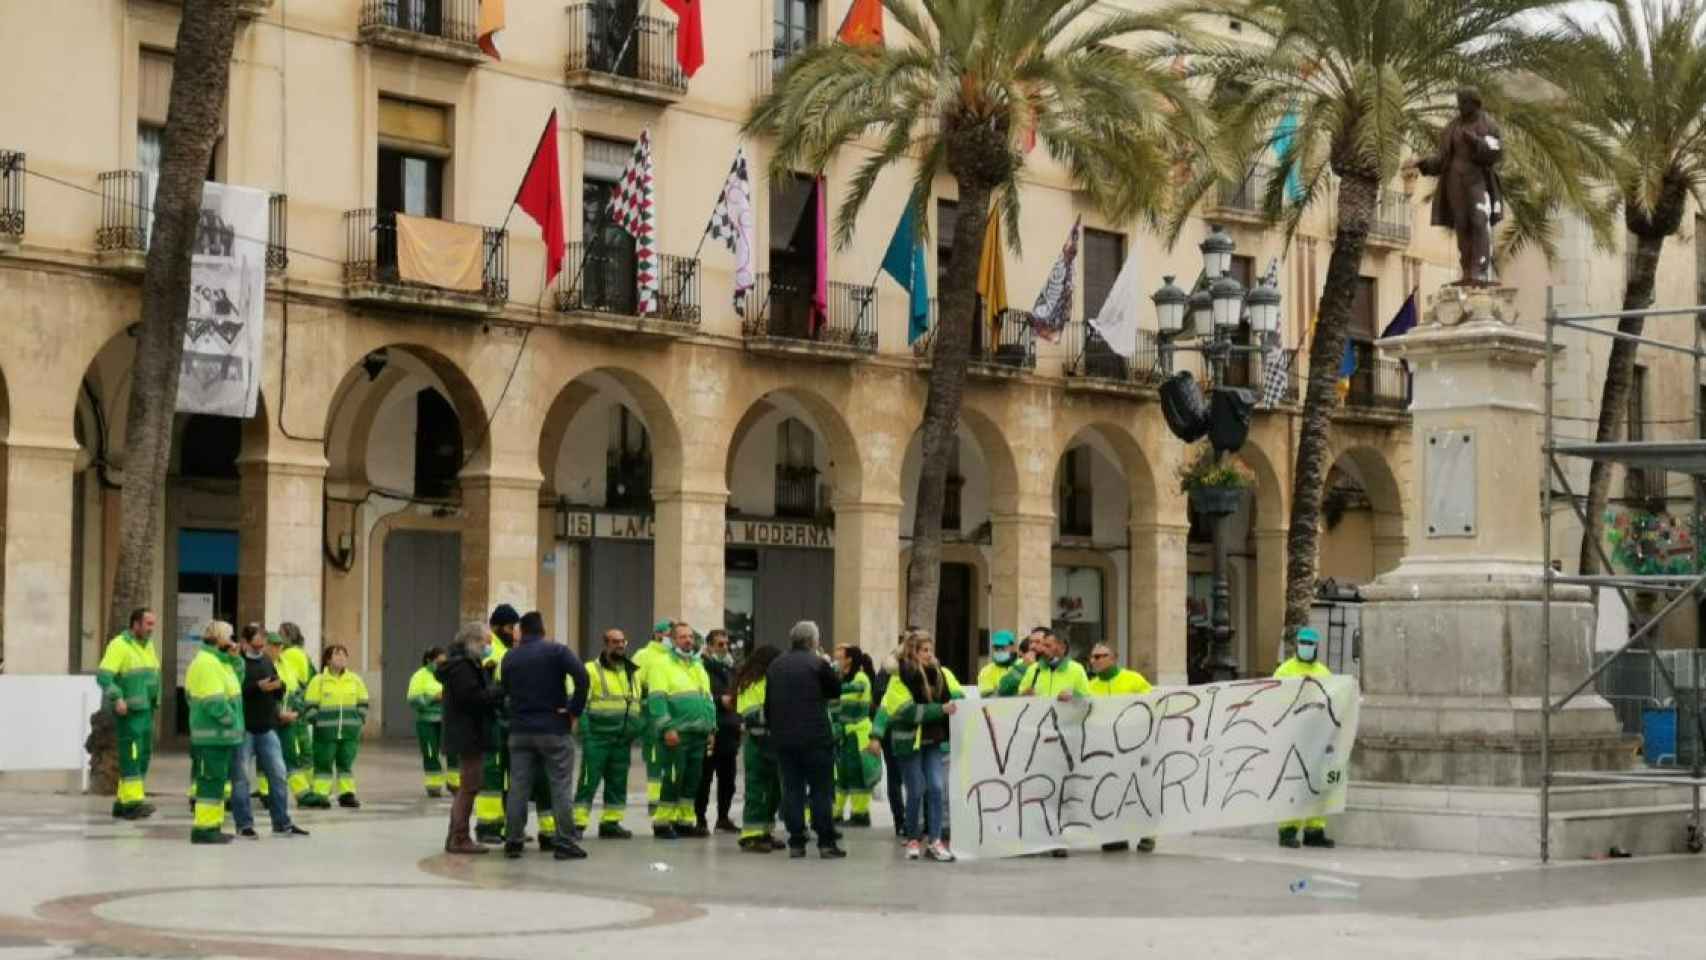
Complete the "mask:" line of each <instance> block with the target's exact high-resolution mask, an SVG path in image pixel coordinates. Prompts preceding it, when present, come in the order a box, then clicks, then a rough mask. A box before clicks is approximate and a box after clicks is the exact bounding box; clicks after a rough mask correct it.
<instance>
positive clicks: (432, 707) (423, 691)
mask: <svg viewBox="0 0 1706 960" xmlns="http://www.w3.org/2000/svg"><path fill="white" fill-rule="evenodd" d="M444 660H445V656H444V651H443V650H442V649H440V648H438V647H428V648H427V651H426V652H425V653H423V654H421V667H420V669H419V670H416V671H415V673H414V675H413V676H411V677H410V678H409V689H408V692H407V693H406V694H405V696H407V697H408V698H409V709H411V710H413V711H414V712H415V742H416V743H417V744H418V745H419V746H420V748H421V771H422V782H423V783H424V784H425V785H426V793H427V796H429V797H441V796H443V795H444V759H443V757H442V756H440V753H441V751H440V745H441V744H442V743H443V741H444V685H443V684H441V683H439V682H438V674H437V672H436V671H437V670H438V666H439V664H441V663H443V662H444Z"/></svg>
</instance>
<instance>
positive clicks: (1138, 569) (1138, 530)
mask: <svg viewBox="0 0 1706 960" xmlns="http://www.w3.org/2000/svg"><path fill="white" fill-rule="evenodd" d="M1130 530H1131V564H1130V571H1129V574H1128V579H1129V581H1130V582H1129V584H1128V586H1127V592H1128V593H1129V595H1130V602H1129V603H1128V604H1127V607H1128V609H1129V610H1130V617H1131V620H1130V628H1129V631H1128V633H1127V637H1128V638H1129V640H1130V649H1128V650H1126V651H1125V653H1124V662H1125V663H1127V664H1128V665H1129V666H1130V667H1131V668H1132V669H1134V670H1136V671H1138V672H1139V673H1142V674H1143V675H1144V676H1145V677H1148V678H1149V681H1150V682H1151V683H1155V684H1177V685H1180V686H1183V685H1184V683H1185V592H1186V560H1187V557H1186V553H1185V549H1186V547H1185V540H1186V538H1187V537H1188V536H1189V535H1190V532H1191V528H1190V525H1189V524H1175V523H1133V524H1132V525H1131V528H1130Z"/></svg>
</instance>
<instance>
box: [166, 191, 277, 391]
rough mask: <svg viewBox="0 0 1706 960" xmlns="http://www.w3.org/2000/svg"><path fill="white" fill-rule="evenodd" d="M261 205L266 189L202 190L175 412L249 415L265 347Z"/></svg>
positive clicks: (264, 206)
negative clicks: (187, 319)
mask: <svg viewBox="0 0 1706 960" xmlns="http://www.w3.org/2000/svg"><path fill="white" fill-rule="evenodd" d="M267 199H268V194H267V193H266V191H264V190H252V189H249V188H248V187H234V186H230V185H227V184H220V183H208V184H205V185H204V186H203V187H202V191H201V219H200V220H199V221H197V223H196V234H195V243H194V245H193V246H192V248H191V259H190V311H189V313H190V315H189V322H188V323H187V324H186V325H185V327H184V356H183V362H182V366H181V368H180V370H181V372H180V373H179V374H178V410H179V412H181V413H209V414H214V415H216V416H221V417H252V416H254V415H255V401H256V397H257V396H258V394H259V392H260V387H261V373H260V364H261V350H262V345H263V344H264V343H265V337H264V336H263V333H262V329H261V326H262V323H263V321H264V319H265V317H266V301H267Z"/></svg>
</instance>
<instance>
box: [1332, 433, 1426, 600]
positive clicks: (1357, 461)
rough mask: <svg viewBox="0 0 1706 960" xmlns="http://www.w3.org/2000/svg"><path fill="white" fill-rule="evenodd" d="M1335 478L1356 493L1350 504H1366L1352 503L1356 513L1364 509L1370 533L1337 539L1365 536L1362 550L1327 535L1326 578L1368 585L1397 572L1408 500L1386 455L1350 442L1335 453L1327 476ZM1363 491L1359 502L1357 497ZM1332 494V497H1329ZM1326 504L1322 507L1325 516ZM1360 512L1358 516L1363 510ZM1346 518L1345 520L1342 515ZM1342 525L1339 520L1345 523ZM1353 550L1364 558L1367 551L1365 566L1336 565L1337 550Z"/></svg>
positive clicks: (1352, 563) (1350, 561) (1360, 563)
mask: <svg viewBox="0 0 1706 960" xmlns="http://www.w3.org/2000/svg"><path fill="white" fill-rule="evenodd" d="M1335 473H1337V475H1339V476H1340V477H1342V478H1344V479H1345V480H1346V481H1348V482H1347V483H1346V484H1345V487H1343V488H1341V489H1346V490H1349V491H1352V495H1351V496H1349V497H1347V498H1346V499H1347V500H1352V501H1355V500H1362V501H1366V503H1365V504H1360V503H1350V504H1348V505H1349V506H1351V507H1353V508H1363V507H1365V508H1366V511H1367V514H1368V518H1367V530H1366V533H1364V531H1361V530H1350V531H1345V532H1344V533H1343V534H1341V536H1340V537H1339V538H1338V539H1339V540H1340V541H1344V540H1348V539H1352V538H1355V539H1361V538H1362V537H1363V536H1365V535H1366V537H1367V542H1366V545H1364V544H1355V545H1354V546H1353V545H1348V544H1345V543H1343V542H1340V543H1337V544H1335V543H1333V542H1331V540H1330V538H1331V532H1328V533H1324V535H1323V538H1322V560H1321V563H1322V576H1331V575H1335V574H1337V575H1339V576H1340V577H1341V578H1343V579H1350V580H1352V581H1353V582H1358V583H1361V582H1366V581H1368V580H1372V579H1373V578H1374V577H1376V576H1379V575H1380V574H1382V573H1385V572H1387V571H1388V570H1391V569H1393V568H1395V567H1397V566H1398V563H1399V561H1401V560H1402V559H1403V556H1404V550H1405V546H1406V540H1405V526H1404V522H1405V521H1404V496H1403V488H1402V486H1401V485H1400V483H1399V480H1398V475H1397V471H1396V470H1395V469H1394V468H1393V466H1392V463H1391V461H1390V460H1389V459H1388V458H1387V455H1386V453H1385V452H1384V451H1382V450H1381V449H1379V448H1378V447H1374V446H1370V445H1368V444H1366V443H1359V442H1354V441H1353V442H1351V443H1347V444H1345V445H1344V446H1343V447H1342V448H1336V449H1334V450H1333V451H1332V461H1331V465H1330V466H1329V468H1328V476H1329V477H1333V476H1334V475H1335ZM1356 491H1360V497H1359V496H1356ZM1332 495H1333V491H1332V490H1331V489H1330V490H1329V491H1328V496H1329V497H1331V496H1332ZM1327 506H1328V504H1324V505H1323V513H1325V512H1326V508H1327ZM1359 512H1360V510H1359ZM1341 516H1342V515H1341ZM1342 522H1343V521H1342V520H1341V523H1342ZM1335 546H1338V547H1341V548H1345V547H1350V548H1351V549H1354V550H1356V551H1357V552H1358V553H1360V552H1361V549H1363V548H1364V547H1365V546H1366V549H1367V558H1366V561H1364V560H1362V559H1361V558H1360V557H1358V558H1355V559H1353V558H1341V559H1343V560H1344V562H1343V563H1342V564H1341V563H1338V562H1336V561H1334V558H1333V557H1332V554H1333V553H1334V552H1335V551H1334V549H1333V548H1334V547H1335Z"/></svg>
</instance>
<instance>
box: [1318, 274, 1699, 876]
mask: <svg viewBox="0 0 1706 960" xmlns="http://www.w3.org/2000/svg"><path fill="white" fill-rule="evenodd" d="M1515 293H1516V292H1515V291H1514V290H1511V289H1509V288H1497V287H1492V288H1488V287H1448V288H1446V289H1445V290H1443V291H1442V292H1441V293H1440V294H1439V295H1438V296H1436V297H1433V298H1432V299H1431V300H1430V302H1429V310H1428V313H1429V316H1428V317H1427V320H1426V322H1424V323H1423V324H1421V325H1419V326H1418V327H1417V328H1416V329H1415V330H1414V331H1413V332H1411V333H1410V334H1408V335H1406V336H1403V337H1397V338H1393V339H1390V340H1385V341H1382V342H1381V346H1382V347H1383V348H1384V349H1385V350H1387V351H1388V352H1389V353H1395V354H1397V355H1398V356H1400V357H1402V358H1404V359H1405V360H1406V361H1408V363H1409V365H1410V369H1411V370H1412V371H1413V374H1414V383H1415V386H1414V401H1413V403H1412V405H1411V411H1412V415H1413V418H1414V419H1413V423H1414V433H1413V437H1414V439H1413V443H1414V457H1413V459H1412V462H1413V463H1414V464H1415V470H1416V482H1417V484H1418V487H1419V490H1418V495H1417V497H1416V498H1415V501H1416V503H1417V506H1418V509H1417V510H1416V511H1415V515H1414V516H1412V517H1409V518H1408V526H1409V529H1408V531H1407V533H1408V544H1409V546H1410V552H1409V553H1408V554H1407V555H1406V556H1405V557H1404V559H1403V561H1402V562H1401V563H1400V564H1399V566H1398V567H1397V568H1396V569H1394V570H1392V571H1390V572H1389V573H1387V574H1384V575H1382V576H1381V577H1379V578H1378V579H1377V580H1375V582H1374V583H1373V584H1371V585H1369V586H1366V587H1364V588H1363V591H1362V592H1363V596H1364V597H1365V598H1366V599H1367V601H1368V602H1367V603H1365V604H1364V605H1363V608H1362V637H1363V641H1362V691H1363V701H1362V710H1361V721H1360V727H1359V730H1358V734H1357V745H1356V751H1355V753H1354V754H1353V756H1352V760H1351V770H1352V776H1353V777H1354V778H1355V779H1356V780H1357V781H1358V786H1357V788H1355V789H1353V790H1352V791H1351V796H1350V803H1351V805H1352V809H1351V810H1350V811H1348V812H1347V818H1346V819H1347V822H1346V823H1345V824H1343V825H1341V833H1342V834H1343V835H1344V836H1345V839H1346V840H1348V841H1350V842H1353V843H1356V842H1363V843H1374V844H1379V845H1399V846H1424V847H1435V848H1440V849H1454V850H1485V851H1487V852H1502V853H1515V854H1526V855H1537V854H1538V850H1539V835H1538V830H1539V828H1540V825H1539V822H1538V807H1539V804H1538V791H1537V790H1535V789H1534V788H1535V787H1537V786H1538V785H1539V783H1540V780H1541V766H1540V717H1541V711H1542V709H1543V701H1542V699H1541V673H1540V670H1541V666H1540V664H1541V633H1542V628H1541V597H1542V579H1541V576H1540V567H1541V563H1542V557H1543V551H1542V544H1541V539H1540V536H1541V528H1540V515H1539V510H1538V509H1537V507H1536V504H1537V500H1538V494H1539V489H1540V483H1541V478H1542V473H1541V470H1542V466H1543V460H1542V455H1541V449H1540V445H1541V427H1542V423H1541V416H1542V411H1541V409H1540V397H1541V385H1540V383H1539V380H1538V377H1537V376H1536V370H1535V368H1536V367H1537V366H1538V365H1539V363H1540V362H1541V360H1542V359H1543V358H1544V355H1545V341H1544V340H1543V339H1542V338H1541V337H1540V336H1539V335H1538V334H1535V333H1530V332H1528V331H1525V330H1521V329H1519V328H1518V327H1516V326H1515V325H1514V324H1515V320H1516V314H1515V308H1514V304H1515ZM1553 598H1554V599H1553V604H1552V623H1551V641H1552V679H1551V685H1552V690H1553V693H1554V695H1555V696H1556V695H1557V694H1559V693H1562V692H1563V691H1565V690H1568V689H1569V688H1570V687H1572V686H1574V685H1575V684H1576V683H1578V682H1580V680H1581V678H1583V677H1585V676H1586V675H1587V672H1588V670H1589V668H1590V666H1591V661H1592V649H1593V629H1594V623H1595V620H1594V609H1593V606H1592V604H1591V603H1590V602H1589V601H1590V599H1591V596H1590V594H1589V592H1588V590H1587V588H1585V587H1558V588H1555V589H1554V591H1553ZM1637 743H1638V739H1637V738H1634V737H1628V736H1625V735H1624V734H1623V733H1622V731H1621V728H1620V727H1619V725H1618V722H1617V719H1616V717H1615V715H1614V714H1613V713H1612V711H1611V707H1610V706H1609V705H1608V704H1606V702H1605V701H1604V700H1603V699H1601V698H1600V697H1598V696H1593V695H1591V694H1590V695H1586V696H1582V697H1578V698H1577V699H1576V700H1575V701H1574V702H1573V703H1572V704H1571V705H1570V708H1569V709H1567V710H1565V711H1563V712H1562V713H1561V714H1558V715H1555V716H1554V717H1553V719H1552V751H1553V769H1554V770H1570V769H1577V770H1582V769H1595V770H1617V769H1626V768H1627V767H1629V766H1630V765H1631V763H1632V761H1633V759H1634V750H1635V748H1636V745H1637ZM1501 788H1503V789H1504V790H1507V791H1509V793H1506V794H1502V793H1501ZM1591 791H1592V795H1593V796H1595V797H1609V798H1612V799H1613V800H1615V799H1616V798H1617V797H1619V796H1622V794H1619V792H1618V791H1617V790H1616V789H1615V788H1591ZM1584 796H1586V794H1584ZM1394 797H1398V798H1399V799H1398V800H1394ZM1586 802H1598V801H1586ZM1593 809H1598V808H1593ZM1477 810H1479V811H1480V813H1481V814H1486V815H1488V816H1491V815H1493V814H1494V813H1495V812H1496V813H1497V815H1498V817H1501V818H1504V819H1503V820H1502V821H1501V822H1502V823H1503V824H1504V825H1503V826H1501V827H1500V828H1499V831H1498V833H1499V839H1498V841H1497V843H1494V842H1492V841H1490V840H1488V839H1487V838H1483V837H1481V835H1480V831H1479V829H1478V828H1476V827H1474V826H1473V824H1474V823H1475V822H1478V820H1476V819H1475V818H1476V816H1477V814H1476V813H1475V811H1477ZM1416 811H1421V812H1420V813H1417V812H1416ZM1428 811H1435V813H1438V814H1440V815H1441V816H1445V819H1443V820H1441V819H1439V818H1438V817H1437V816H1435V815H1434V814H1433V813H1428ZM1520 811H1526V812H1525V813H1523V812H1520ZM1466 815H1469V816H1471V820H1470V821H1464V820H1463V817H1464V816H1466ZM1513 815H1514V816H1517V817H1518V819H1519V820H1520V819H1521V818H1522V817H1527V818H1528V821H1527V826H1526V827H1521V828H1518V827H1513V826H1512V825H1511V821H1510V820H1509V818H1510V817H1511V816H1513ZM1394 816H1398V817H1400V819H1405V822H1406V824H1408V826H1405V827H1404V828H1402V829H1397V830H1394V829H1393V828H1392V827H1391V820H1392V817H1394ZM1417 817H1420V818H1421V820H1420V821H1418V820H1417V819H1416V818H1417ZM1406 818H1407V819H1406ZM1430 818H1431V819H1430ZM1556 819H1557V818H1555V824H1554V827H1555V828H1556ZM1419 822H1420V823H1423V826H1420V827H1418V826H1416V825H1415V824H1416V823H1419ZM1466 822H1467V823H1469V824H1470V829H1468V830H1467V831H1466V830H1465V823H1466ZM1678 833H1680V832H1679V831H1678ZM1595 842H1597V841H1595ZM1571 846H1572V844H1571V843H1570V842H1569V841H1567V840H1566V841H1564V842H1563V844H1562V846H1561V847H1560V848H1559V849H1560V850H1568V849H1570V848H1571ZM1577 846H1579V844H1577ZM1600 849H1602V850H1603V847H1601V848H1600ZM1585 852H1586V851H1579V852H1578V854H1577V855H1580V854H1581V853H1585ZM1560 855H1568V854H1565V853H1561V854H1560Z"/></svg>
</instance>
